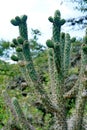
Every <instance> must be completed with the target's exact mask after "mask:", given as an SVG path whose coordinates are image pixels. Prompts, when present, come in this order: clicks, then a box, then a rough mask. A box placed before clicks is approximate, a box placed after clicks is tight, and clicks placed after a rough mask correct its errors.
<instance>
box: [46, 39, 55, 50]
mask: <svg viewBox="0 0 87 130" xmlns="http://www.w3.org/2000/svg"><path fill="white" fill-rule="evenodd" d="M46 45H47V46H48V47H49V48H54V43H53V41H52V40H50V39H49V40H47V41H46Z"/></svg>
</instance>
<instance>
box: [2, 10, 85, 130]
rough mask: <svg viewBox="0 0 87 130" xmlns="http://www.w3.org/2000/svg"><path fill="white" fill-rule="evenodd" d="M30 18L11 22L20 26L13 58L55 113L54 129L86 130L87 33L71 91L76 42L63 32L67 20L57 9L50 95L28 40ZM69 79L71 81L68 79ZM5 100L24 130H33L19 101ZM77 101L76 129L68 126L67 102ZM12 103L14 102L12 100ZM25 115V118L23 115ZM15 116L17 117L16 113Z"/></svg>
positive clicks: (50, 42) (51, 49)
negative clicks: (72, 55) (70, 99)
mask: <svg viewBox="0 0 87 130" xmlns="http://www.w3.org/2000/svg"><path fill="white" fill-rule="evenodd" d="M26 20H27V16H26V15H23V16H22V17H19V16H17V17H15V19H12V20H11V23H12V24H13V25H14V26H18V27H19V32H20V37H18V38H17V39H15V40H13V44H14V46H15V48H16V52H17V55H16V56H15V55H14V56H12V59H13V60H16V61H17V62H18V63H19V65H20V67H21V72H22V73H23V74H24V75H25V77H26V72H27V75H28V76H27V77H26V78H27V81H28V77H30V78H31V80H32V82H33V84H34V87H35V89H36V91H38V94H40V97H41V100H42V103H43V105H44V106H45V107H46V109H47V110H48V111H49V112H50V113H52V114H53V117H52V118H53V124H52V127H51V128H50V129H51V130H82V129H83V128H82V123H83V115H84V108H85V104H86V99H87V92H86V86H87V84H86V83H87V78H86V77H87V32H86V36H85V38H84V44H82V46H81V67H80V71H79V76H78V79H77V80H76V82H75V83H74V85H73V86H72V88H67V85H66V84H67V83H69V82H70V81H71V80H70V79H69V77H70V75H69V69H70V51H71V43H72V40H71V38H70V35H69V34H65V33H61V26H62V25H64V23H65V20H64V19H61V14H60V11H59V10H56V11H55V13H54V17H49V21H50V22H51V23H52V25H53V36H52V39H51V40H47V42H46V44H47V46H48V48H49V49H48V53H49V73H50V86H48V87H49V93H48V92H47V91H46V90H45V88H44V85H43V83H42V81H41V79H40V76H39V75H38V73H37V72H36V70H35V67H34V64H33V60H32V55H31V52H30V42H29V40H28V33H27V23H26ZM67 79H69V80H67ZM4 94H5V97H7V98H6V101H7V105H8V106H9V107H11V106H12V107H11V108H10V109H11V110H12V112H14V111H15V115H17V116H18V118H19V119H20V120H19V121H20V123H22V125H23V124H24V129H26V130H33V129H35V128H33V127H31V124H30V122H29V123H28V124H27V121H26V122H25V117H24V114H23V113H22V110H21V108H20V105H19V103H18V101H17V99H15V98H13V99H12V101H10V104H8V100H7V99H9V97H8V95H7V96H6V93H4ZM72 97H73V98H75V102H76V103H75V111H74V112H73V113H72V115H73V116H72V117H73V120H71V121H72V122H71V124H72V126H68V125H67V114H66V112H67V108H66V104H67V99H69V98H72ZM9 100H11V99H9ZM21 114H22V115H23V116H22V115H21ZM13 116H14V114H13Z"/></svg>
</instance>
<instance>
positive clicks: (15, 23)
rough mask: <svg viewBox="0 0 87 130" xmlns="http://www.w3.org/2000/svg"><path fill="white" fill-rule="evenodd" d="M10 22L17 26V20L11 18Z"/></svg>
mask: <svg viewBox="0 0 87 130" xmlns="http://www.w3.org/2000/svg"><path fill="white" fill-rule="evenodd" d="M11 24H13V25H14V26H18V25H19V22H18V21H17V20H15V19H12V20H11Z"/></svg>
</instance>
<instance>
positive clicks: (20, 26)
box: [19, 22, 28, 40]
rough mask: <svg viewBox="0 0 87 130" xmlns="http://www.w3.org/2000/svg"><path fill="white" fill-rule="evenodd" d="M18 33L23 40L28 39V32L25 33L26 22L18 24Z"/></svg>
mask: <svg viewBox="0 0 87 130" xmlns="http://www.w3.org/2000/svg"><path fill="white" fill-rule="evenodd" d="M19 33H20V36H21V37H23V38H24V39H25V40H28V33H27V24H26V22H24V23H21V24H20V25H19Z"/></svg>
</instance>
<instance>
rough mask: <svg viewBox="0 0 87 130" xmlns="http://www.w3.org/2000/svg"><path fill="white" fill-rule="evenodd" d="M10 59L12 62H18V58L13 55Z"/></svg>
mask: <svg viewBox="0 0 87 130" xmlns="http://www.w3.org/2000/svg"><path fill="white" fill-rule="evenodd" d="M11 59H12V60H13V61H18V60H19V59H18V57H17V56H15V55H12V56H11Z"/></svg>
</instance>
